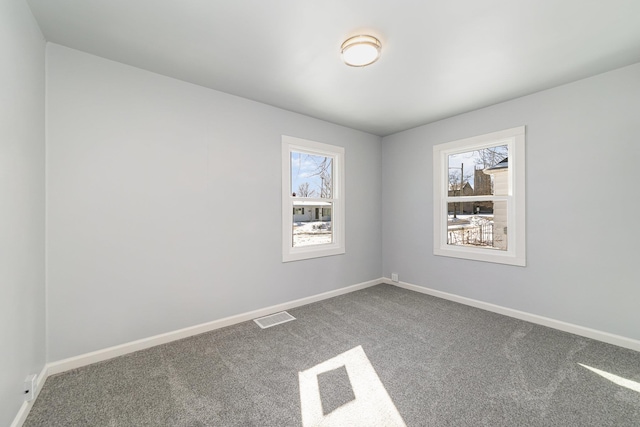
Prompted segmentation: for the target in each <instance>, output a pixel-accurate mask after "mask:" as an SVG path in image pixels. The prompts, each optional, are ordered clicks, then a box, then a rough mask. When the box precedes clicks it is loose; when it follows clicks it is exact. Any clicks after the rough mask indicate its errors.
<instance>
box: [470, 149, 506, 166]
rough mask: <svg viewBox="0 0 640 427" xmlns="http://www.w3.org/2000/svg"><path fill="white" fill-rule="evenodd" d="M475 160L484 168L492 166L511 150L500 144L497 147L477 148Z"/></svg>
mask: <svg viewBox="0 0 640 427" xmlns="http://www.w3.org/2000/svg"><path fill="white" fill-rule="evenodd" d="M475 153H476V155H475V156H474V157H475V162H476V165H477V166H480V167H481V168H482V169H486V168H490V167H493V166H495V165H497V164H498V163H500V162H501V161H503V160H504V159H505V157H507V156H508V155H509V150H508V148H507V146H506V145H500V146H497V147H489V148H483V149H482V150H476V151H475Z"/></svg>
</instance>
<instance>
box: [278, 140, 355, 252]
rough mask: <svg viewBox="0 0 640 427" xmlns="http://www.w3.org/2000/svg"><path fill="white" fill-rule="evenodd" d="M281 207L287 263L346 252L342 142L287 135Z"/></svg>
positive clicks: (284, 146) (284, 145)
mask: <svg viewBox="0 0 640 427" xmlns="http://www.w3.org/2000/svg"><path fill="white" fill-rule="evenodd" d="M282 212H283V215H282V260H283V262H288V261H296V260H302V259H308V258H316V257H322V256H329V255H338V254H343V253H344V252H345V239H344V235H345V233H344V216H345V215H344V148H343V147H338V146H334V145H329V144H323V143H319V142H315V141H309V140H306V139H301V138H295V137H291V136H286V135H283V136H282ZM292 212H293V216H292V215H291V213H292Z"/></svg>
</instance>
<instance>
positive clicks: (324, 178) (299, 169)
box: [291, 151, 333, 199]
mask: <svg viewBox="0 0 640 427" xmlns="http://www.w3.org/2000/svg"><path fill="white" fill-rule="evenodd" d="M332 189H333V158H331V157H325V156H319V155H314V154H307V153H299V152H296V151H292V152H291V194H292V195H294V196H295V197H321V198H323V199H330V198H331V197H333V196H332Z"/></svg>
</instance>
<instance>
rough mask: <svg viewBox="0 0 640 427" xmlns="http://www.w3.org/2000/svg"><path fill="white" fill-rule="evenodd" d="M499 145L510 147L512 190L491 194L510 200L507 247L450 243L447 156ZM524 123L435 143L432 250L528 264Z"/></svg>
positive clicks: (469, 198)
mask: <svg viewBox="0 0 640 427" xmlns="http://www.w3.org/2000/svg"><path fill="white" fill-rule="evenodd" d="M496 145H507V146H508V149H509V154H508V155H509V191H508V195H507V196H491V197H492V198H493V199H503V200H506V201H507V202H508V210H507V229H508V230H509V232H508V233H507V239H508V240H507V250H506V251H501V250H494V249H486V248H484V249H483V248H474V247H467V246H454V245H448V244H447V232H446V230H447V220H448V212H447V201H448V197H449V196H448V179H445V178H446V176H447V174H448V156H449V155H451V154H457V153H464V152H468V151H473V150H478V149H482V148H488V147H493V146H496ZM524 154H525V127H524V126H520V127H516V128H512V129H506V130H502V131H498V132H493V133H489V134H486V135H480V136H475V137H471V138H465V139H460V140H458V141H452V142H447V143H444V144H439V145H436V146H434V147H433V253H434V254H435V255H439V256H447V257H454V258H465V259H471V260H476V261H486V262H495V263H500V264H510V265H518V266H523V267H524V266H526V253H525V251H526V241H525V238H526V233H525V224H526V221H525V155H524ZM456 200H457V201H460V202H463V201H478V200H487V197H486V196H457V197H456Z"/></svg>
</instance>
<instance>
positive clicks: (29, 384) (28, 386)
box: [24, 374, 38, 402]
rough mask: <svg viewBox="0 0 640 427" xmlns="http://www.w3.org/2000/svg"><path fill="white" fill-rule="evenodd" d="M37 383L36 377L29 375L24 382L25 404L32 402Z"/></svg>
mask: <svg viewBox="0 0 640 427" xmlns="http://www.w3.org/2000/svg"><path fill="white" fill-rule="evenodd" d="M37 383H38V376H37V375H36V374H31V375H29V376H28V377H27V378H25V380H24V400H26V401H27V402H28V401H30V400H33V398H34V397H35V394H36V385H37Z"/></svg>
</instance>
